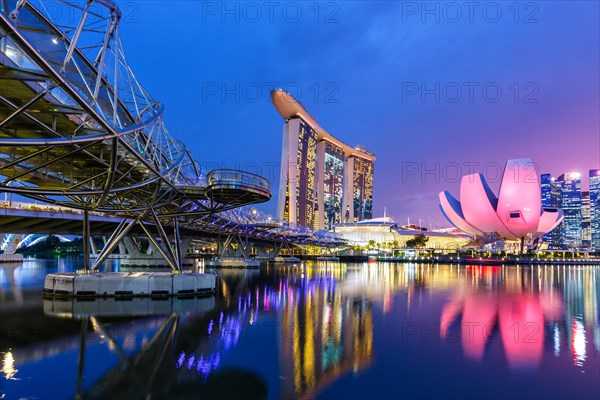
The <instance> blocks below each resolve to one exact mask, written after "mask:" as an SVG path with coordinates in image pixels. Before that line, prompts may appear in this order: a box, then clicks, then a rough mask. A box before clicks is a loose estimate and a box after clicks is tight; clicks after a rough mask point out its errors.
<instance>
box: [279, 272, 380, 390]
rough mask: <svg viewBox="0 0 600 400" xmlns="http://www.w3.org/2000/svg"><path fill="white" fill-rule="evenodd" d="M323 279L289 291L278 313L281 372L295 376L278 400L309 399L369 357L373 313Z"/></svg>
mask: <svg viewBox="0 0 600 400" xmlns="http://www.w3.org/2000/svg"><path fill="white" fill-rule="evenodd" d="M336 284H337V283H336V281H334V280H331V279H330V278H329V277H328V276H327V275H324V276H316V277H315V276H313V277H312V278H311V279H307V280H304V281H302V283H301V284H300V285H299V286H298V287H297V288H290V289H289V290H287V291H286V292H287V293H288V296H287V302H286V304H285V306H284V307H283V309H282V312H281V313H280V314H279V316H278V317H279V320H278V325H279V326H281V327H282V334H281V335H280V340H279V358H280V371H281V373H282V376H289V377H293V385H291V384H285V385H283V386H282V391H281V393H280V397H282V398H293V397H299V396H300V397H301V396H307V397H312V396H313V395H314V394H315V393H317V392H318V391H319V389H320V388H322V387H323V386H325V385H327V384H328V383H330V382H331V381H333V380H335V379H336V378H337V377H339V376H340V375H342V374H346V373H350V372H355V373H356V372H359V371H361V370H363V369H364V368H366V367H367V366H368V365H369V364H370V363H371V360H372V357H373V309H372V305H371V303H370V301H368V300H367V298H366V297H362V296H360V297H359V296H352V295H350V296H349V295H347V294H346V293H344V291H343V290H340V288H339V287H338V288H337V290H336Z"/></svg>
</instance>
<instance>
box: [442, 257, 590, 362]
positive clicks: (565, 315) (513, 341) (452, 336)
mask: <svg viewBox="0 0 600 400" xmlns="http://www.w3.org/2000/svg"><path fill="white" fill-rule="evenodd" d="M599 272H600V271H599V270H598V269H597V268H593V267H592V268H582V267H572V266H568V267H567V266H564V267H558V268H556V267H545V266H541V267H527V268H521V267H468V268H467V269H466V273H465V274H464V276H463V277H462V279H461V280H460V282H459V284H458V285H457V288H456V289H455V293H454V295H453V297H452V298H451V300H450V301H449V302H448V303H447V304H446V305H445V306H444V308H443V310H442V313H441V317H440V335H441V337H442V338H443V339H445V340H447V341H452V340H456V339H457V338H458V339H460V342H461V343H462V347H463V351H464V355H465V356H466V357H467V358H469V359H471V360H474V361H478V362H481V361H482V359H483V357H484V353H485V350H486V347H487V346H488V345H489V344H490V343H493V342H494V341H495V340H496V339H498V337H499V340H500V342H501V344H502V347H503V351H504V354H505V357H506V359H507V360H508V363H509V366H510V368H511V369H512V370H523V369H535V368H537V367H538V366H539V365H540V363H541V360H542V356H543V354H544V345H545V343H548V342H549V341H551V343H552V346H553V354H554V356H555V357H558V356H560V353H561V351H562V350H563V349H564V347H565V345H568V346H569V349H570V351H571V353H572V357H573V361H574V364H575V365H576V366H578V367H583V366H584V362H585V360H586V357H587V355H586V352H587V351H588V343H587V339H586V337H587V336H588V332H591V335H592V336H593V341H594V343H593V346H594V347H595V350H596V352H598V351H600V341H599V340H598V339H599V334H600V316H599V314H598V311H599V309H598V303H599V301H598V297H599V294H600V290H599V289H600V288H599V287H598V284H599V283H600V282H599V281H598V273H599ZM546 338H548V339H549V340H546Z"/></svg>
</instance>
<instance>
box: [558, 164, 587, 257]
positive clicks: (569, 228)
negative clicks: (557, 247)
mask: <svg viewBox="0 0 600 400" xmlns="http://www.w3.org/2000/svg"><path fill="white" fill-rule="evenodd" d="M558 181H560V182H561V208H562V209H563V212H564V215H565V219H564V221H563V222H562V229H561V231H562V241H563V245H564V246H565V247H566V248H567V249H569V248H574V247H580V246H582V234H583V231H582V224H581V223H582V215H581V174H580V173H579V172H570V173H566V174H563V175H561V176H559V177H558Z"/></svg>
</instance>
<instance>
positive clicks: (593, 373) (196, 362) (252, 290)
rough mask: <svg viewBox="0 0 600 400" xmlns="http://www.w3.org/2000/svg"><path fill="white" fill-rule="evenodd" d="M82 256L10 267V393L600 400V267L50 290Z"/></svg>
mask: <svg viewBox="0 0 600 400" xmlns="http://www.w3.org/2000/svg"><path fill="white" fill-rule="evenodd" d="M80 265H81V262H80V261H79V260H68V259H61V260H59V261H56V260H55V261H46V262H41V261H31V262H25V263H24V264H23V265H22V266H6V265H4V266H2V265H0V287H1V289H2V291H1V295H0V296H1V297H0V300H1V302H2V303H1V307H0V312H1V314H0V333H1V342H0V362H2V364H1V367H2V369H1V370H0V398H10V399H13V398H14V399H18V398H28V399H54V398H57V399H66V398H74V397H77V396H81V397H82V398H115V399H118V398H123V399H135V398H219V399H224V398H228V397H233V398H247V399H250V398H271V399H275V398H313V397H315V398H344V399H347V398H460V399H463V398H527V399H530V398H539V399H542V398H543V399H546V398H548V399H550V398H553V399H565V398H569V399H583V398H585V399H593V398H595V399H597V398H600V316H599V312H600V308H599V303H600V268H598V267H574V266H564V267H563V266H560V267H550V266H548V267H514V266H510V267H505V268H500V267H464V266H461V267H458V266H456V265H452V266H451V265H416V264H398V265H389V264H379V265H377V264H368V265H367V264H360V265H351V264H343V263H342V264H340V263H320V264H319V265H313V264H307V265H304V266H283V265H282V266H271V267H265V268H264V269H261V270H260V271H240V270H227V271H220V272H218V275H219V278H220V279H219V280H218V292H219V293H218V294H217V296H216V297H214V298H204V299H192V300H172V301H167V302H157V301H149V300H139V299H138V300H135V301H114V300H99V301H95V302H83V303H81V302H77V303H73V302H64V301H62V302H53V301H43V300H42V297H41V286H42V284H43V278H44V276H45V274H46V273H48V272H52V271H56V270H62V271H68V270H72V269H74V268H79V267H80ZM107 310H112V313H113V314H114V313H115V312H117V313H118V312H120V313H122V314H125V315H132V314H137V315H138V316H136V317H124V316H121V317H102V316H100V315H98V313H99V312H100V313H102V312H106V311H107ZM115 310H116V311H115ZM171 310H175V311H174V312H173V313H171ZM86 314H88V315H90V317H89V318H86V317H84V315H86ZM152 314H154V315H152Z"/></svg>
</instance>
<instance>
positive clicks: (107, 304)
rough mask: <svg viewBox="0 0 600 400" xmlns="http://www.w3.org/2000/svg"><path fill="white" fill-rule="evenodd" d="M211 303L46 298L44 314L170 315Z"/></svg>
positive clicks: (211, 302)
mask: <svg viewBox="0 0 600 400" xmlns="http://www.w3.org/2000/svg"><path fill="white" fill-rule="evenodd" d="M214 306H215V298H214V297H212V296H211V297H202V298H193V297H192V298H190V297H185V298H180V297H165V298H162V299H154V298H149V297H146V298H140V297H136V298H129V299H126V298H104V299H76V298H68V299H67V298H56V297H54V298H50V299H48V298H46V299H44V314H46V315H49V316H52V317H59V318H67V319H82V318H87V317H89V316H94V317H145V316H151V315H170V314H181V313H187V312H193V313H201V312H208V311H211V310H212V309H213V308H214Z"/></svg>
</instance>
